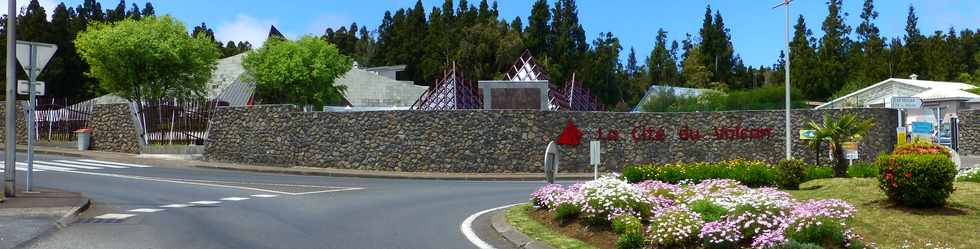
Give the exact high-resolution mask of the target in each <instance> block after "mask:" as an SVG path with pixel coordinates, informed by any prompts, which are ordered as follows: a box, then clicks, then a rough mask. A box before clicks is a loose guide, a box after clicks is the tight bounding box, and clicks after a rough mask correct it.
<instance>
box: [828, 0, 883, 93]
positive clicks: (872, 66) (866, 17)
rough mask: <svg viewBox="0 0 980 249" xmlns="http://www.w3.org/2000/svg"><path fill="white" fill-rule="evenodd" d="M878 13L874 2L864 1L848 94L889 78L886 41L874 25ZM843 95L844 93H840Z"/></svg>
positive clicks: (871, 0)
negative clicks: (886, 63) (886, 62)
mask: <svg viewBox="0 0 980 249" xmlns="http://www.w3.org/2000/svg"><path fill="white" fill-rule="evenodd" d="M877 18H878V11H876V10H875V9H874V0H864V7H863V8H862V10H861V24H860V25H858V27H857V30H856V32H857V38H858V40H857V44H856V45H857V46H856V47H855V49H854V52H853V53H852V54H853V58H852V60H851V61H852V63H851V68H853V69H855V70H854V71H853V73H852V75H851V77H850V80H849V81H848V84H849V85H850V86H849V87H844V88H845V89H848V90H846V92H848V93H849V92H851V91H853V90H857V89H861V88H864V87H866V86H868V85H870V84H874V83H876V82H879V81H882V80H885V79H886V78H888V69H887V67H886V66H885V63H884V62H885V60H886V58H885V55H884V52H885V41H884V40H883V39H882V38H881V31H880V30H879V29H878V26H876V25H875V24H874V21H875V19H877ZM838 94H843V92H838Z"/></svg>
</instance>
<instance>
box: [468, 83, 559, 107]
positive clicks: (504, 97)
mask: <svg viewBox="0 0 980 249" xmlns="http://www.w3.org/2000/svg"><path fill="white" fill-rule="evenodd" d="M480 89H481V91H483V109H486V110H542V111H546V110H550V108H549V106H548V103H549V101H548V91H549V90H550V88H549V87H548V81H480Z"/></svg>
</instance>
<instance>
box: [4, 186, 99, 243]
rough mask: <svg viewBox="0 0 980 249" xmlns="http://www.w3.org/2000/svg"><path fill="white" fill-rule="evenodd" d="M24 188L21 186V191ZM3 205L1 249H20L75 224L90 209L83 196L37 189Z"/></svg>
mask: <svg viewBox="0 0 980 249" xmlns="http://www.w3.org/2000/svg"><path fill="white" fill-rule="evenodd" d="M23 190H24V185H21V186H20V191H23ZM32 190H33V191H32V193H24V192H20V191H19V193H18V194H17V197H15V198H6V199H5V200H4V201H3V202H2V203H0V248H16V247H18V246H22V245H24V244H26V243H29V242H30V241H33V240H35V239H37V238H39V237H41V236H44V235H47V234H50V233H52V232H55V231H56V230H57V229H59V228H61V227H64V226H65V225H67V224H70V223H72V222H74V221H75V218H76V216H77V215H78V213H79V212H81V211H84V209H85V208H87V207H88V206H87V205H88V198H85V197H84V196H82V195H81V194H79V193H75V192H66V191H63V190H59V189H51V188H34V189H32Z"/></svg>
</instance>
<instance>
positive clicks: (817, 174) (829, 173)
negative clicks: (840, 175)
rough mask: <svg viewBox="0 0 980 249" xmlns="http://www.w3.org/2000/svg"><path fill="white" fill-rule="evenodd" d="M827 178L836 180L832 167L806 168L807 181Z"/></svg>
mask: <svg viewBox="0 0 980 249" xmlns="http://www.w3.org/2000/svg"><path fill="white" fill-rule="evenodd" d="M827 178H834V168H833V167H831V166H830V165H819V166H809V167H807V168H806V181H811V180H816V179H827ZM806 181H804V182H806Z"/></svg>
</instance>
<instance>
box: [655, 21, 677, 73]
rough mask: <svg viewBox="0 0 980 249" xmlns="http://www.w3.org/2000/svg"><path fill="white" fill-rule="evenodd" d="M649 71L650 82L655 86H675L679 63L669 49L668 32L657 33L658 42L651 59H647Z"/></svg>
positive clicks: (659, 31)
mask: <svg viewBox="0 0 980 249" xmlns="http://www.w3.org/2000/svg"><path fill="white" fill-rule="evenodd" d="M647 70H650V72H649V73H648V75H649V77H650V82H652V83H654V84H673V83H676V79H677V74H678V72H677V61H675V58H674V56H673V55H671V50H670V48H667V31H664V29H660V30H658V31H657V41H656V43H655V44H654V47H653V51H651V52H650V57H647Z"/></svg>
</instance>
